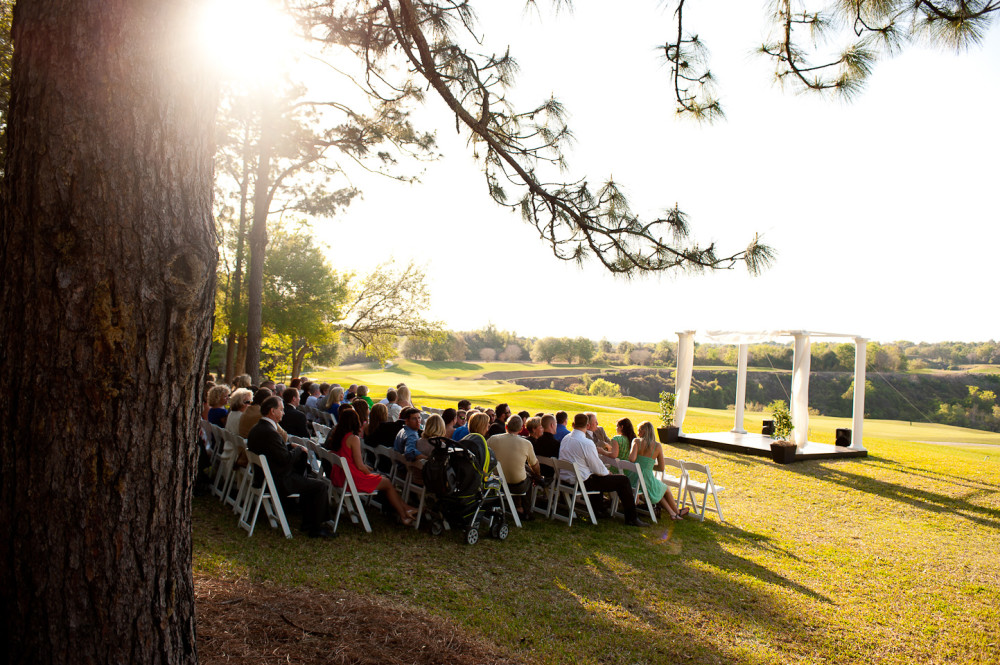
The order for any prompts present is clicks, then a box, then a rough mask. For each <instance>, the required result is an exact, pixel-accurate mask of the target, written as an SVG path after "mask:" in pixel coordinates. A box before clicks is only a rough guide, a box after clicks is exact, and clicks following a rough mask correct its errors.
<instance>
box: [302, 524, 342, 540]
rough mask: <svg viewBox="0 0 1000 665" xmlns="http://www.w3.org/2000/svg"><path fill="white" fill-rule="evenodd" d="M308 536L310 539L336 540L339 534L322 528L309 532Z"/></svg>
mask: <svg viewBox="0 0 1000 665" xmlns="http://www.w3.org/2000/svg"><path fill="white" fill-rule="evenodd" d="M306 535H308V536H309V537H310V538H336V537H337V534H336V533H334V532H333V531H330V530H329V529H327V528H326V527H320V528H319V529H313V530H312V531H309V532H308V533H307V534H306Z"/></svg>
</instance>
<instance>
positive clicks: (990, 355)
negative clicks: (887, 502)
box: [399, 325, 1000, 372]
mask: <svg viewBox="0 0 1000 665" xmlns="http://www.w3.org/2000/svg"><path fill="white" fill-rule="evenodd" d="M399 354H400V355H401V356H402V357H404V358H407V359H410V360H434V361H446V360H448V361H472V362H494V361H502V362H519V361H524V362H526V361H529V360H530V361H532V362H544V363H567V364H578V365H594V366H599V367H615V366H630V365H638V366H640V367H674V366H675V365H676V359H677V343H676V342H675V341H671V340H661V341H659V342H629V341H625V342H618V343H617V344H613V343H611V342H609V341H608V340H607V339H602V340H599V341H594V340H590V339H587V338H586V337H540V338H538V337H522V336H520V335H518V334H517V333H515V332H508V331H505V330H498V329H497V328H496V327H495V326H493V325H489V326H487V327H485V328H483V329H481V330H472V331H461V332H454V331H444V332H441V333H439V334H438V335H437V336H435V337H428V338H412V337H407V338H403V339H402V341H401V343H400V346H399ZM738 354H739V348H738V347H737V346H736V345H734V344H696V345H695V354H694V363H695V365H697V366H719V367H726V366H728V367H735V366H736V361H737V358H738ZM792 355H793V347H792V343H791V342H788V343H783V344H782V343H776V342H770V343H761V344H751V345H749V358H748V361H747V364H748V365H749V366H750V367H761V368H774V369H786V370H787V369H791V368H792ZM854 355H855V348H854V344H853V343H851V342H822V341H820V342H814V343H813V345H812V370H813V371H814V372H853V371H854ZM976 364H980V365H1000V343H997V342H994V341H989V342H973V343H970V342H934V343H928V342H921V343H919V344H914V343H913V342H908V341H897V342H868V348H867V370H868V371H876V372H907V371H911V370H921V369H958V368H959V366H961V365H976Z"/></svg>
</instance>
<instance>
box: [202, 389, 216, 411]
mask: <svg viewBox="0 0 1000 665" xmlns="http://www.w3.org/2000/svg"><path fill="white" fill-rule="evenodd" d="M214 387H215V382H214V381H206V382H205V388H204V390H205V392H204V397H203V398H202V401H201V419H202V420H208V412H209V411H211V410H212V407H210V406H209V405H208V393H210V392H212V388H214Z"/></svg>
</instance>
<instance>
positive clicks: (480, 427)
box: [462, 411, 490, 445]
mask: <svg viewBox="0 0 1000 665" xmlns="http://www.w3.org/2000/svg"><path fill="white" fill-rule="evenodd" d="M489 429H490V417H489V415H487V414H485V413H483V412H482V411H476V412H475V413H473V414H472V415H471V416H470V417H469V433H468V434H466V435H465V436H463V437H462V438H463V439H465V438H468V437H470V436H479V437H481V438H482V439H483V444H484V445H485V444H486V432H487V431H488V430H489Z"/></svg>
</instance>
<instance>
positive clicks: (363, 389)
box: [358, 386, 375, 409]
mask: <svg viewBox="0 0 1000 665" xmlns="http://www.w3.org/2000/svg"><path fill="white" fill-rule="evenodd" d="M358 397H360V398H361V399H363V400H364V401H365V402H367V403H368V408H369V409H371V408H372V406H373V405H374V404H375V402H373V401H372V398H371V397H369V396H368V386H358Z"/></svg>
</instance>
